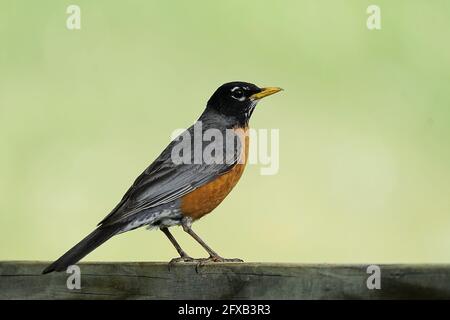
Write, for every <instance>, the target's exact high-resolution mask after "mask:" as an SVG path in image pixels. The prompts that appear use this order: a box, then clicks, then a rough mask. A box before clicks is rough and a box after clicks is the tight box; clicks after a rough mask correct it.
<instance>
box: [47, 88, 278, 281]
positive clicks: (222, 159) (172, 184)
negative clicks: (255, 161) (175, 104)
mask: <svg viewBox="0 0 450 320" xmlns="http://www.w3.org/2000/svg"><path fill="white" fill-rule="evenodd" d="M280 90H282V89H281V88H276V87H268V88H259V87H257V86H256V85H254V84H251V83H246V82H230V83H226V84H224V85H222V86H220V87H219V88H218V89H217V90H216V91H215V92H214V94H213V95H212V96H211V98H210V99H209V101H208V103H207V105H206V109H205V110H204V112H203V113H202V115H201V116H200V118H199V119H198V120H197V122H196V123H195V124H194V125H193V126H191V127H190V128H189V129H187V130H186V131H185V132H184V133H182V134H181V135H180V136H179V138H178V139H175V140H173V141H172V142H171V143H170V144H169V145H168V146H167V148H166V149H165V150H164V151H163V152H162V153H161V154H160V155H159V157H158V158H157V159H156V160H155V161H154V162H153V163H152V164H151V165H150V166H149V167H148V168H147V169H145V171H144V172H143V173H142V174H141V175H140V176H139V177H138V178H137V179H136V181H135V182H134V183H133V185H132V186H131V187H130V188H129V189H128V191H127V192H126V193H125V195H124V196H123V198H122V200H121V201H120V202H119V204H117V206H116V207H115V208H114V209H113V210H112V211H111V213H109V214H108V215H107V216H106V217H105V218H104V219H103V220H102V221H101V222H100V223H99V224H98V225H97V228H96V229H95V230H94V231H93V232H92V233H90V234H89V235H88V236H87V237H85V238H84V239H83V240H81V242H79V243H78V244H77V245H75V246H74V247H73V248H72V249H70V250H69V251H68V252H66V253H65V254H64V255H63V256H62V257H60V258H59V259H58V260H56V261H55V262H53V263H52V264H51V265H50V266H48V267H47V268H46V269H45V270H44V271H43V273H49V272H52V271H64V270H66V268H67V267H68V266H70V265H73V264H75V263H77V262H78V261H79V260H80V259H82V258H83V257H85V256H86V255H87V254H89V253H90V252H91V251H92V250H94V249H95V248H97V247H98V246H100V245H101V244H102V243H104V242H105V241H106V240H108V239H109V238H111V237H112V236H114V235H117V234H120V233H123V232H126V231H130V230H133V229H136V228H139V227H142V226H147V227H148V228H159V229H160V230H161V231H162V232H163V233H164V234H165V235H166V236H167V238H169V240H170V242H171V243H172V244H173V245H174V247H175V249H176V250H177V251H178V254H179V255H180V257H179V258H175V259H172V261H171V262H189V261H199V260H202V261H208V262H209V261H211V262H228V261H242V260H240V259H225V258H222V257H221V256H219V255H218V254H217V253H216V252H215V251H214V250H212V249H211V248H210V247H209V246H208V245H207V244H206V243H205V242H204V241H203V240H202V239H201V238H200V237H199V236H198V235H197V234H196V233H195V232H194V231H193V230H192V227H191V226H192V223H193V222H194V221H196V220H198V219H200V218H201V217H203V216H204V215H206V214H207V213H209V212H211V211H212V210H213V209H214V208H216V207H217V206H218V205H219V204H220V203H221V202H222V200H223V199H224V198H225V197H226V196H227V195H228V194H229V192H230V191H231V190H232V189H233V187H234V186H235V185H236V183H237V182H238V180H239V178H240V177H241V175H242V173H243V171H244V168H245V164H246V162H247V161H246V160H247V155H248V145H249V139H248V134H247V132H248V123H249V120H250V117H251V115H252V113H253V111H254V108H255V106H256V104H257V103H258V101H259V100H260V99H261V98H264V97H266V96H269V95H271V94H274V93H277V92H279V91H280ZM199 132H200V136H201V137H200V142H199V141H198V139H196V134H198V133H199ZM219 134H220V135H222V137H227V138H228V137H231V138H232V139H225V138H221V139H220V137H219V136H218V135H219ZM207 135H208V136H209V138H206V136H207ZM212 136H214V139H213V138H212ZM191 137H193V139H190V142H189V141H188V142H189V143H186V141H185V140H189V139H188V138H191ZM181 138H183V139H181ZM184 138H186V139H184ZM204 140H210V142H209V143H208V144H205V143H204ZM225 141H226V142H227V143H225ZM229 141H232V142H235V143H231V147H230V144H229V143H228V142H229ZM182 142H184V145H182ZM180 146H184V147H185V148H181V147H180ZM175 151H176V152H175ZM199 155H200V157H199ZM205 155H206V157H205ZM208 155H210V156H208ZM178 225H181V226H182V227H183V230H184V231H185V232H187V233H188V234H189V235H190V236H192V237H193V238H194V239H195V240H196V241H197V242H198V243H199V244H200V245H201V246H202V247H203V248H204V249H205V250H206V251H207V252H208V254H209V258H207V259H193V258H191V257H189V256H188V255H187V254H186V252H185V251H184V250H183V249H182V248H181V247H180V245H179V244H178V242H177V241H176V240H175V238H174V237H173V235H172V234H171V233H170V231H169V227H172V226H178Z"/></svg>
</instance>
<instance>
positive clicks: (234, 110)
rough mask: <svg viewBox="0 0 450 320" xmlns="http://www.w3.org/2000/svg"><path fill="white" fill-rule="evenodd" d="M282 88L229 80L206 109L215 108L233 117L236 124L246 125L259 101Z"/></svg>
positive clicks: (219, 89) (212, 98) (211, 99)
mask: <svg viewBox="0 0 450 320" xmlns="http://www.w3.org/2000/svg"><path fill="white" fill-rule="evenodd" d="M281 90H282V89H281V88H276V87H268V88H259V87H258V86H256V85H254V84H252V83H248V82H238V81H235V82H228V83H225V84H223V85H221V86H220V87H219V88H218V89H217V90H216V92H214V94H213V95H212V96H211V98H210V99H209V101H208V104H207V107H206V110H207V111H208V110H214V111H216V112H218V113H220V114H222V115H225V116H227V117H230V118H233V119H234V120H235V121H236V125H239V126H246V125H247V124H248V121H249V120H250V117H251V115H252V113H253V110H254V108H255V106H256V104H257V103H258V101H259V100H260V99H262V98H264V97H267V96H269V95H271V94H274V93H277V92H278V91H281Z"/></svg>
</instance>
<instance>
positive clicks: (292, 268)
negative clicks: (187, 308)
mask: <svg viewBox="0 0 450 320" xmlns="http://www.w3.org/2000/svg"><path fill="white" fill-rule="evenodd" d="M47 264H48V262H23V261H21V262H14V261H11V262H0V299H407V298H410V299H444V298H445V299H450V266H449V265H379V266H380V268H381V289H380V290H368V289H367V286H366V281H367V277H368V276H369V275H368V274H367V273H366V269H367V265H298V264H277V263H220V264H219V263H218V264H213V265H211V264H209V265H205V266H202V267H199V268H196V266H195V265H194V264H183V265H176V266H174V267H172V268H171V269H170V270H169V268H168V265H167V263H155V262H142V263H139V262H136V263H81V264H79V266H80V268H81V290H68V289H67V287H66V280H67V277H68V276H69V275H68V274H66V273H63V272H61V273H52V274H48V275H41V274H40V273H41V271H42V270H43V269H44V267H45V266H46V265H47Z"/></svg>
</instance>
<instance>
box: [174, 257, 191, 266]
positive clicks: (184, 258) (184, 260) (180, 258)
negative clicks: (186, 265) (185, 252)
mask: <svg viewBox="0 0 450 320" xmlns="http://www.w3.org/2000/svg"><path fill="white" fill-rule="evenodd" d="M195 261H196V259H194V258H191V257H189V256H183V257H178V258H173V259H172V260H170V261H169V264H171V265H173V264H176V263H180V262H195Z"/></svg>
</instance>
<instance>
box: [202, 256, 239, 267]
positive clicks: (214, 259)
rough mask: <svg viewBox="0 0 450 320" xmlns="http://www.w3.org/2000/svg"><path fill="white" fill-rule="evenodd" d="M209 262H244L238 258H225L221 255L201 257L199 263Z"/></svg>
mask: <svg viewBox="0 0 450 320" xmlns="http://www.w3.org/2000/svg"><path fill="white" fill-rule="evenodd" d="M209 262H244V260H242V259H238V258H231V259H227V258H222V257H221V256H211V257H209V258H206V259H203V260H202V261H201V262H200V264H201V265H203V264H206V263H209Z"/></svg>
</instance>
